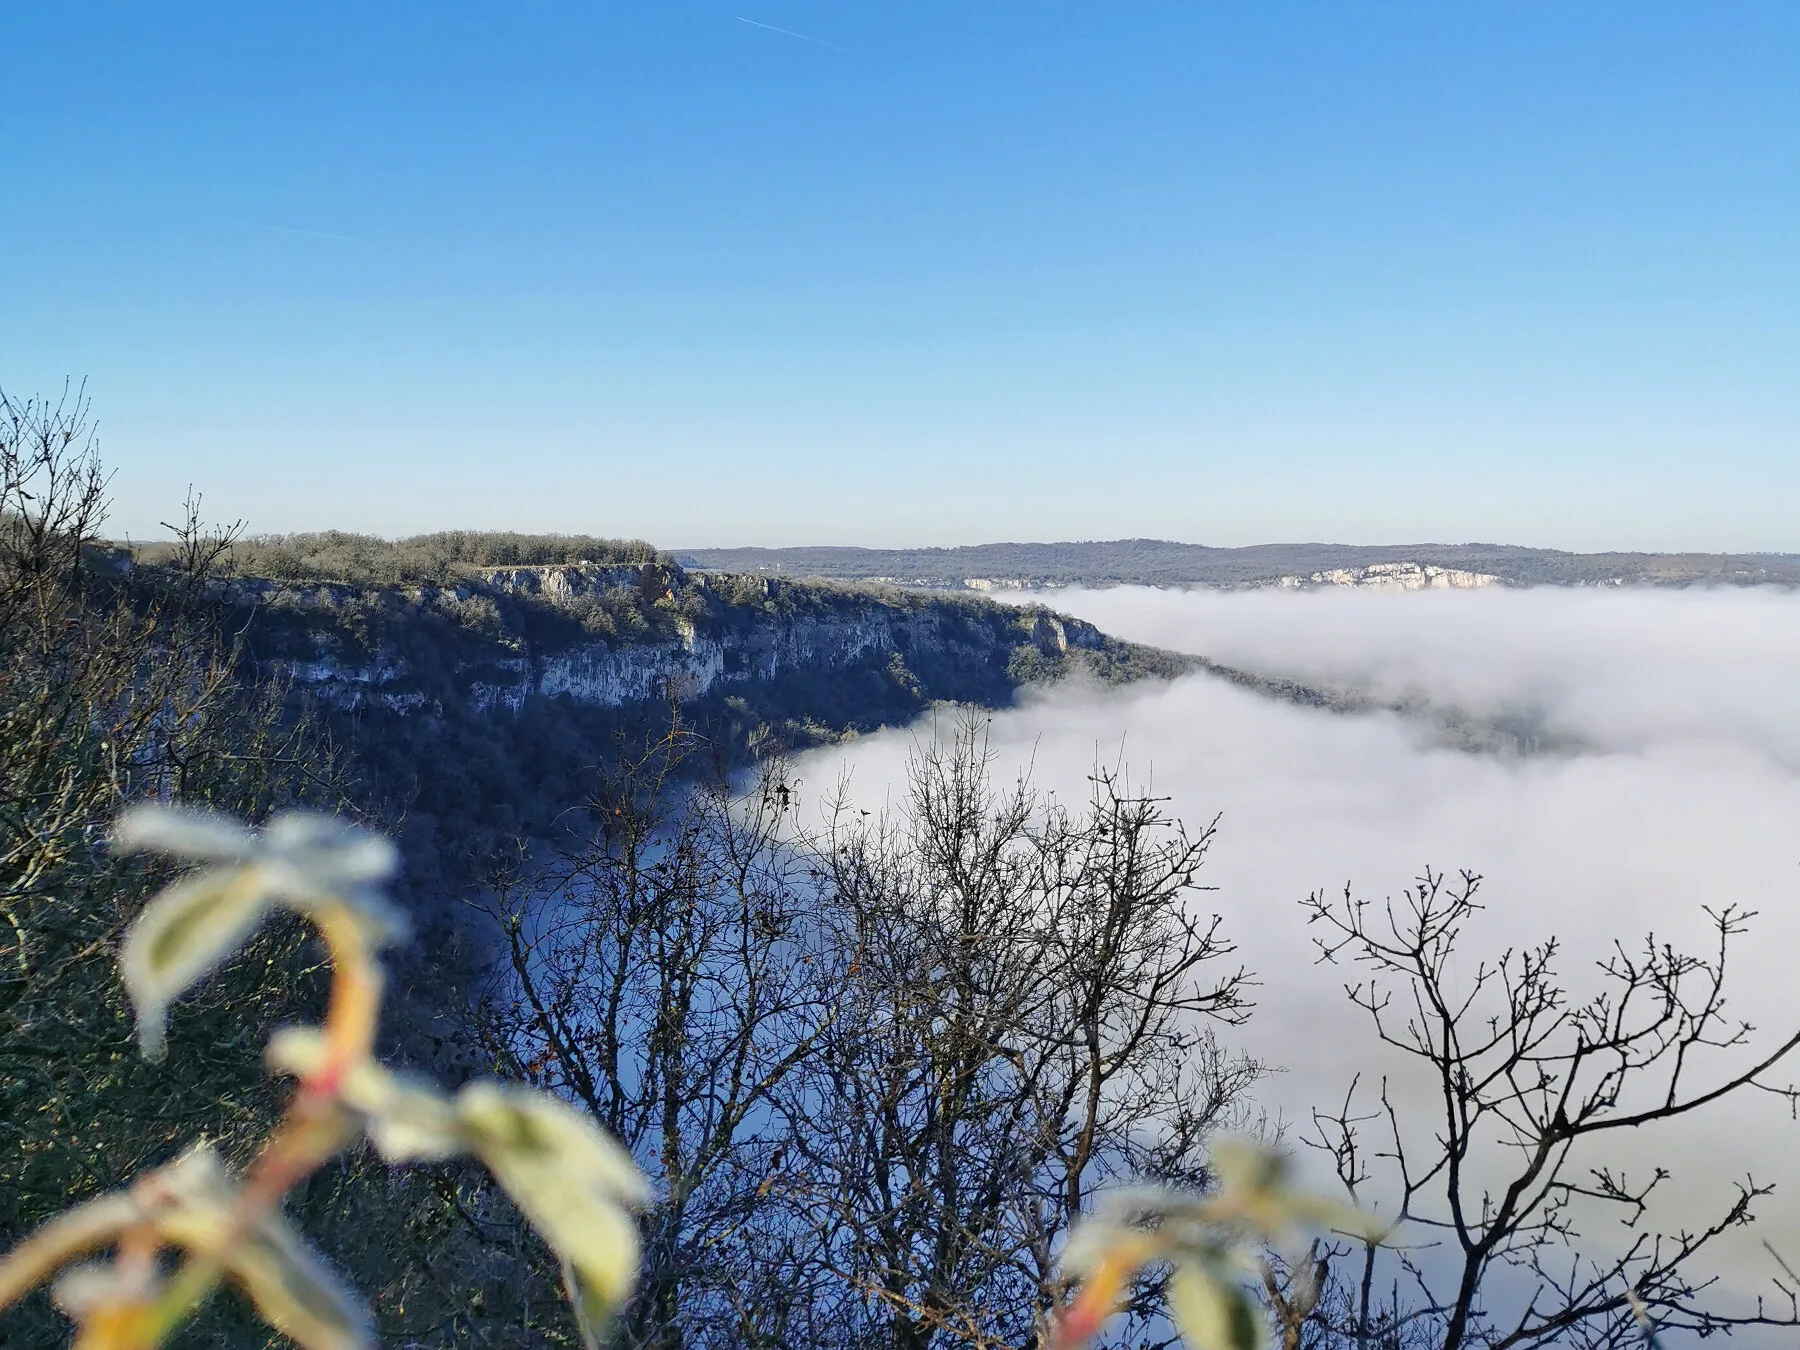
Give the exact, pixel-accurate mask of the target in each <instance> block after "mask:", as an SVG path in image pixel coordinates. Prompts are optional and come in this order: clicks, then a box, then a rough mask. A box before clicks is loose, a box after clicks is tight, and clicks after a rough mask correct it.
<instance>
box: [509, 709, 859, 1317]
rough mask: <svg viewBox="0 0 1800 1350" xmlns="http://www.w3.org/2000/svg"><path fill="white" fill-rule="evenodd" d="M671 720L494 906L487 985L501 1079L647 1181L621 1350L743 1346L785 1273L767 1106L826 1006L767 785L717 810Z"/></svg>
mask: <svg viewBox="0 0 1800 1350" xmlns="http://www.w3.org/2000/svg"><path fill="white" fill-rule="evenodd" d="M701 749H702V743H701V742H700V741H699V740H698V738H696V737H694V736H693V735H692V734H691V733H690V732H687V731H685V730H684V729H683V728H681V727H680V726H679V725H677V726H675V727H674V728H673V729H671V730H670V731H669V732H668V734H666V735H665V736H663V737H662V738H661V739H660V740H658V741H657V742H655V743H654V744H652V745H650V746H649V747H648V748H647V749H645V750H643V751H641V752H639V753H636V754H631V755H626V756H623V757H622V758H621V760H620V762H619V763H618V764H617V765H616V766H615V767H613V768H612V769H610V770H609V771H608V772H607V773H606V775H605V778H604V782H603V785H602V787H601V789H600V791H599V793H598V794H597V795H596V797H595V798H594V800H593V801H592V802H591V803H590V806H589V810H590V812H591V815H592V817H593V819H594V821H595V829H594V832H593V834H592V836H591V838H590V839H588V840H587V841H586V843H585V844H584V845H583V846H582V847H580V848H579V849H577V850H576V851H575V852H573V853H572V854H571V855H569V856H568V857H567V858H566V859H565V861H564V863H563V865H561V866H560V867H559V868H558V869H556V870H555V871H554V873H553V875H552V876H551V877H549V878H546V877H543V876H538V877H536V878H534V879H532V881H531V882H530V884H525V885H520V886H516V887H513V888H511V889H509V890H506V891H503V892H502V893H501V894H500V895H499V898H498V901H497V903H495V904H494V905H493V906H492V909H491V913H492V917H493V918H494V919H495V920H496V922H497V924H498V927H499V931H500V933H501V935H502V940H503V942H504V947H505V955H506V969H505V977H504V979H503V980H502V981H501V982H500V983H499V984H497V985H496V988H495V990H494V991H493V994H492V995H491V996H490V998H489V1000H488V1004H487V1008H486V1019H485V1020H486V1024H487V1025H486V1035H487V1037H488V1042H489V1045H490V1047H491V1049H492V1051H493V1053H494V1054H495V1055H496V1057H498V1058H499V1059H501V1060H502V1061H503V1062H505V1063H506V1064H507V1066H508V1067H509V1069H510V1070H511V1071H513V1072H517V1073H519V1074H520V1075H522V1076H525V1077H527V1078H529V1079H531V1080H532V1081H534V1082H537V1083H539V1084H542V1085H543V1086H546V1087H549V1088H551V1089H554V1090H556V1091H558V1092H560V1093H562V1094H564V1095H566V1096H567V1097H569V1098H570V1099H571V1100H573V1101H574V1102H576V1103H577V1104H578V1105H579V1106H581V1107H582V1108H583V1109H585V1110H586V1111H588V1112H589V1113H590V1114H591V1115H592V1116H593V1117H594V1119H595V1120H597V1121H599V1122H600V1123H601V1124H603V1125H604V1126H605V1127H606V1128H607V1129H608V1130H609V1131H611V1132H612V1133H613V1134H614V1135H616V1136H617V1137H618V1138H619V1139H621V1140H623V1141H624V1142H625V1143H626V1144H627V1145H628V1146H629V1147H630V1148H631V1149H632V1151H633V1153H634V1154H636V1156H637V1157H638V1158H639V1160H640V1162H641V1163H642V1164H643V1166H644V1167H645V1169H646V1171H647V1172H648V1173H649V1175H650V1176H651V1177H652V1178H653V1179H654V1181H655V1182H656V1184H657V1187H658V1192H659V1198H658V1201H657V1203H656V1205H655V1206H654V1207H653V1208H652V1209H651V1210H650V1212H649V1213H648V1215H647V1216H646V1219H645V1221H644V1228H645V1257H644V1264H643V1270H642V1273H641V1276H640V1279H639V1285H638V1293H637V1295H636V1297H635V1299H634V1300H633V1302H632V1304H631V1306H630V1307H629V1308H628V1309H627V1310H626V1312H625V1314H624V1318H623V1322H622V1325H621V1328H620V1331H619V1336H620V1339H621V1341H622V1342H623V1343H625V1344H628V1345H642V1346H652V1345H654V1346H670V1347H672V1346H680V1345H706V1344H745V1343H754V1334H755V1325H756V1321H757V1314H756V1312H755V1307H756V1305H757V1304H758V1303H759V1300H758V1299H756V1298H755V1297H753V1296H754V1295H755V1294H756V1292H757V1291H758V1289H759V1288H761V1287H762V1286H763V1285H765V1284H766V1283H767V1281H766V1278H765V1277H766V1276H768V1275H769V1274H771V1273H772V1272H774V1271H776V1270H779V1269H782V1268H784V1267H790V1266H791V1265H792V1262H791V1261H789V1260H788V1259H787V1258H786V1257H785V1256H784V1255H783V1253H782V1251H780V1250H776V1251H774V1252H771V1251H770V1250H769V1248H770V1246H771V1244H773V1245H774V1246H775V1247H776V1248H777V1249H779V1248H780V1247H781V1246H782V1244H783V1243H784V1242H785V1240H786V1239H787V1237H788V1235H787V1234H786V1232H785V1230H784V1229H783V1228H782V1226H781V1225H779V1224H771V1223H770V1222H769V1218H770V1215H769V1212H768V1211H769V1209H770V1206H769V1204H768V1194H769V1186H768V1185H767V1184H766V1181H767V1178H768V1177H769V1176H770V1174H771V1172H772V1170H773V1169H775V1168H777V1167H778V1166H779V1162H778V1159H777V1156H776V1155H777V1152H778V1150H779V1147H780V1139H779V1132H778V1127H779V1125H780V1121H779V1119H778V1117H777V1115H776V1113H775V1110H774V1104H775V1093H776V1092H777V1090H778V1089H779V1088H780V1087H781V1085H782V1083H783V1081H784V1080H785V1079H786V1078H787V1077H788V1076H789V1075H790V1074H791V1073H793V1072H794V1071H795V1068H796V1066H797V1065H799V1064H800V1063H801V1062H802V1061H804V1060H805V1059H806V1058H807V1057H808V1056H809V1055H810V1054H812V1053H813V1051H814V1047H815V1046H816V1045H817V1044H818V1041H819V1038H820V1036H821V1034H822V1033H823V1031H824V1028H825V1027H826V1026H827V1025H828V1024H829V1022H830V1019H831V1015H832V1012H833V1005H832V1003H831V1001H830V1000H829V999H828V998H827V997H826V996H825V991H824V987H823V985H822V982H821V979H820V972H821V971H822V970H823V969H824V966H823V965H822V964H821V962H820V960H819V959H818V956H817V953H816V951H815V947H816V942H815V935H814V933H813V931H812V925H811V924H810V921H809V907H808V906H807V905H806V904H805V898H806V897H805V893H804V892H803V891H802V890H801V889H800V888H798V887H797V886H796V885H795V884H794V878H793V869H794V867H795V862H794V860H793V858H792V856H791V855H789V854H788V853H786V852H785V851H783V850H782V849H781V848H779V847H778V829H779V827H780V825H781V823H782V821H783V818H784V816H785V815H786V814H787V813H788V811H789V789H788V788H787V786H786V785H785V784H783V783H782V782H780V781H779V777H778V775H776V774H775V773H774V772H773V771H771V774H770V775H768V776H765V778H764V779H763V781H762V782H761V784H760V785H759V786H758V787H757V788H756V789H755V790H753V791H752V792H750V793H749V794H748V795H747V796H746V797H744V798H742V799H741V800H737V801H734V800H733V799H732V796H731V794H730V792H729V790H728V787H727V784H726V783H725V781H724V778H723V776H722V774H719V773H712V774H702V775H700V776H698V777H696V775H695V773H694V769H695V760H696V758H697V757H698V752H699V751H700V750H701Z"/></svg>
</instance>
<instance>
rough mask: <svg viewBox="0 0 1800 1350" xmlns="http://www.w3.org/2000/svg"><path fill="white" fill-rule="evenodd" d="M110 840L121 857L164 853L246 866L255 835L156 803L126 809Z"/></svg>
mask: <svg viewBox="0 0 1800 1350" xmlns="http://www.w3.org/2000/svg"><path fill="white" fill-rule="evenodd" d="M110 838H111V841H112V846H113V847H114V848H115V849H117V850H119V851H120V852H121V853H167V854H169V855H170V856H171V857H175V858H185V859H187V860H188V861H190V862H248V861H249V860H250V858H251V857H252V856H254V854H255V852H256V836H255V834H253V833H252V832H251V831H250V830H249V829H247V828H245V827H244V826H243V825H240V824H239V823H238V822H237V821H235V820H233V819H231V817H229V816H222V815H220V814H219V813H218V812H216V811H204V810H200V809H199V808H197V807H192V806H165V805H163V804H162V803H160V802H144V803H141V804H139V805H137V806H133V807H130V808H129V809H127V810H126V811H125V812H124V814H122V815H121V816H120V817H119V818H118V820H117V821H115V822H114V823H113V827H112V832H111V835H110Z"/></svg>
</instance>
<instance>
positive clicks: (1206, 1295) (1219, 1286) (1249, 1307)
mask: <svg viewBox="0 0 1800 1350" xmlns="http://www.w3.org/2000/svg"><path fill="white" fill-rule="evenodd" d="M1169 1312H1170V1315H1171V1316H1172V1317H1173V1318H1174V1320H1175V1325H1176V1326H1177V1327H1178V1328H1180V1330H1181V1339H1182V1341H1183V1343H1184V1344H1186V1346H1187V1347H1188V1350H1262V1348H1263V1346H1264V1345H1265V1344H1267V1342H1268V1336H1269V1326H1268V1322H1267V1321H1266V1320H1265V1319H1264V1318H1263V1316H1262V1312H1261V1310H1260V1309H1259V1308H1258V1307H1257V1305H1256V1304H1255V1303H1254V1302H1253V1301H1252V1300H1251V1298H1250V1295H1249V1294H1248V1293H1246V1292H1245V1290H1244V1288H1243V1286H1242V1285H1240V1284H1237V1283H1236V1282H1235V1281H1231V1280H1222V1279H1218V1278H1216V1277H1215V1276H1214V1275H1213V1274H1211V1273H1210V1272H1208V1271H1206V1270H1204V1269H1202V1268H1201V1267H1200V1266H1198V1265H1195V1264H1191V1263H1183V1264H1181V1265H1178V1266H1176V1268H1175V1271H1174V1273H1173V1274H1172V1275H1170V1277H1169Z"/></svg>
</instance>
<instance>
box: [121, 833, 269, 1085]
mask: <svg viewBox="0 0 1800 1350" xmlns="http://www.w3.org/2000/svg"><path fill="white" fill-rule="evenodd" d="M268 912H269V896H268V892H267V889H266V888H265V887H264V886H263V884H262V879H261V876H260V873H259V869H257V868H255V867H228V868H220V869H216V870H213V871H209V872H204V873H201V874H200V875H198V876H194V877H189V878H188V879H187V880H185V881H178V882H176V883H175V884H174V885H173V886H171V887H169V888H168V889H167V890H165V891H164V892H163V893H162V894H161V895H158V896H157V897H156V898H155V899H153V900H151V901H150V903H149V904H147V905H145V906H144V910H143V913H141V914H139V915H138V917H137V922H136V923H134V924H132V926H131V931H130V932H128V933H126V935H125V941H124V944H123V945H122V947H121V948H120V951H119V967H120V972H121V974H122V975H123V977H124V981H125V988H126V991H127V992H128V993H129V994H130V995H131V1002H132V1005H133V1006H134V1007H135V1008H136V1009H137V1017H138V1044H139V1046H140V1047H141V1048H142V1050H143V1053H144V1058H146V1059H151V1060H157V1059H161V1058H162V1057H163V1054H164V1051H165V1048H166V1047H165V1044H164V1039H163V1037H164V1031H165V1026H166V1022H167V1018H168V1011H169V1004H171V1003H172V1002H174V1001H175V1000H176V999H177V998H179V997H181V995H182V994H184V993H186V992H187V990H188V989H189V988H191V987H192V986H193V985H194V984H195V983H196V982H197V981H199V980H200V979H202V978H204V977H205V976H207V975H209V974H211V973H212V972H213V971H214V970H216V969H218V967H219V966H221V965H223V964H224V963H225V961H226V960H227V959H228V958H230V957H231V956H232V955H233V954H234V953H235V952H236V951H237V950H238V949H239V948H240V947H242V946H243V945H244V943H245V942H246V941H248V940H249V938H250V935H251V934H252V933H254V932H255V931H256V928H257V926H258V925H259V924H260V923H262V921H263V918H264V917H265V916H266V915H267V914H268Z"/></svg>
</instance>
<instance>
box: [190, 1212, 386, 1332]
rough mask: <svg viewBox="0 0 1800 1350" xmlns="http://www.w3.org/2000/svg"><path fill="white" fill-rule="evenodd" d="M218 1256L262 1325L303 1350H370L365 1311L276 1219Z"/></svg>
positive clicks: (271, 1218)
mask: <svg viewBox="0 0 1800 1350" xmlns="http://www.w3.org/2000/svg"><path fill="white" fill-rule="evenodd" d="M222 1255H223V1257H224V1260H225V1265H226V1268H227V1269H228V1270H230V1271H231V1274H232V1277H233V1278H234V1279H235V1280H236V1281H237V1282H238V1284H239V1285H240V1286H242V1288H243V1290H244V1292H245V1293H246V1294H248V1295H249V1296H250V1300H251V1302H253V1303H255V1304H256V1310H257V1311H258V1312H259V1313H261V1314H262V1316H263V1320H264V1321H266V1322H267V1323H268V1324H269V1325H270V1326H272V1327H274V1328H275V1329H276V1330H277V1331H279V1332H281V1333H282V1335H284V1336H286V1337H288V1338H289V1339H290V1340H292V1341H294V1342H295V1343H296V1344H298V1345H300V1346H301V1347H303V1350H363V1348H364V1347H366V1346H370V1345H373V1344H374V1337H373V1333H372V1326H371V1322H370V1318H369V1312H368V1309H367V1308H365V1307H364V1306H363V1304H362V1301H361V1300H360V1299H358V1298H357V1297H356V1295H355V1294H353V1293H351V1292H350V1290H349V1289H347V1288H346V1287H345V1286H344V1284H343V1283H342V1282H341V1281H340V1280H339V1279H338V1277H337V1276H336V1275H335V1274H334V1273H333V1272H332V1271H331V1270H330V1269H329V1268H328V1267H327V1266H326V1265H325V1263H324V1261H323V1260H322V1259H321V1258H320V1257H319V1255H318V1254H317V1253H316V1252H314V1251H313V1250H312V1249H311V1248H310V1247H308V1246H307V1245H306V1243H305V1242H304V1241H302V1240H301V1238H300V1235H299V1234H297V1233H296V1232H295V1231H294V1230H293V1229H292V1228H291V1227H290V1226H289V1225H288V1222H287V1220H286V1219H284V1218H283V1217H282V1216H281V1215H279V1214H271V1215H269V1216H268V1217H267V1218H265V1219H264V1220H263V1221H262V1223H261V1224H259V1225H258V1226H257V1229H256V1232H255V1233H253V1234H252V1235H251V1236H250V1238H249V1240H247V1241H242V1242H237V1243H234V1244H232V1246H231V1248H230V1250H228V1251H226V1252H224V1253H222Z"/></svg>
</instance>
